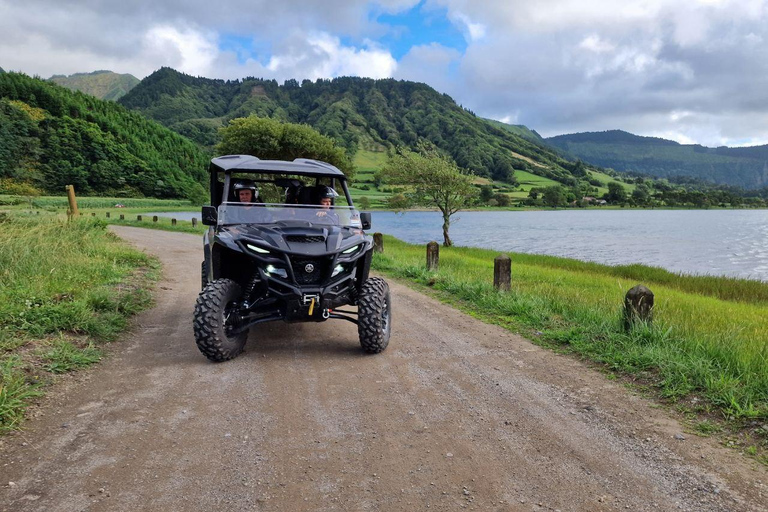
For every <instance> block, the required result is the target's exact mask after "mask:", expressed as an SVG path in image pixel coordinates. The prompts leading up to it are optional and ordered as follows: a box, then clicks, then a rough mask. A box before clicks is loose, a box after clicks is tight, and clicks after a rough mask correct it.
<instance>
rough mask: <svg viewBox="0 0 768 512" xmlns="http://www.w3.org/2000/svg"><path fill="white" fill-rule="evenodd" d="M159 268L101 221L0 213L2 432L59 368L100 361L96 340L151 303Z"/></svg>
mask: <svg viewBox="0 0 768 512" xmlns="http://www.w3.org/2000/svg"><path fill="white" fill-rule="evenodd" d="M157 268H158V264H157V262H156V261H155V260H154V259H152V258H150V257H149V256H147V255H146V254H144V253H142V252H140V251H137V250H135V249H132V248H130V247H128V246H127V245H126V244H124V243H123V242H122V241H121V240H120V239H118V238H117V237H116V236H114V235H113V234H112V233H110V232H109V231H108V230H107V229H106V223H105V222H104V221H102V220H96V219H91V218H87V217H86V218H83V219H77V220H76V221H73V222H69V223H68V222H66V221H65V220H62V219H60V218H59V216H56V215H52V214H50V213H48V214H41V215H39V216H38V215H33V216H28V215H23V214H12V215H6V214H2V215H0V279H2V283H3V286H2V287H0V374H1V378H0V432H4V431H7V430H11V429H13V428H16V427H17V426H18V423H19V420H20V418H21V417H23V411H24V408H25V407H26V405H27V403H28V401H29V399H31V398H33V397H34V396H37V395H38V394H39V393H40V392H41V386H42V385H43V384H45V383H46V382H48V381H50V379H51V376H52V374H56V373H62V372H66V371H71V370H74V369H77V368H82V367H84V366H88V365H90V364H92V363H93V362H95V361H97V360H98V358H99V350H98V347H97V345H98V344H100V343H103V342H106V341H110V340H113V339H115V338H116V337H117V335H118V334H120V332H122V331H123V330H124V329H125V328H126V325H127V318H128V317H129V316H130V315H132V314H134V313H136V312H138V311H140V310H142V309H144V308H146V307H147V306H148V305H150V304H151V296H150V295H149V292H148V290H147V288H148V285H149V282H150V281H151V279H153V278H154V277H155V274H156V269H157Z"/></svg>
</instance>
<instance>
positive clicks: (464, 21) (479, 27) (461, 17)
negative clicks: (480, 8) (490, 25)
mask: <svg viewBox="0 0 768 512" xmlns="http://www.w3.org/2000/svg"><path fill="white" fill-rule="evenodd" d="M448 17H449V18H450V19H451V21H452V22H453V23H455V24H456V25H458V26H459V27H460V28H461V29H462V31H463V32H464V34H465V37H466V38H467V39H468V40H469V41H477V40H479V39H482V38H483V37H485V25H483V24H482V23H476V22H473V21H472V20H471V19H470V18H469V16H467V15H466V14H464V13H462V12H458V11H454V12H449V14H448Z"/></svg>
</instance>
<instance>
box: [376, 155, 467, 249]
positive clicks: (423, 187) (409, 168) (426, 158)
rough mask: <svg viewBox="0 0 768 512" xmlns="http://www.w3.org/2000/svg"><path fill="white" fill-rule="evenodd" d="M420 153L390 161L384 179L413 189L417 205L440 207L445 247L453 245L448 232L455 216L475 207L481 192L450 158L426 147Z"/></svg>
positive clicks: (384, 170)
mask: <svg viewBox="0 0 768 512" xmlns="http://www.w3.org/2000/svg"><path fill="white" fill-rule="evenodd" d="M419 149H420V153H413V152H410V151H401V152H398V153H397V154H395V155H393V156H391V157H390V159H389V160H388V161H387V163H386V165H385V166H384V168H383V169H382V175H383V176H384V178H385V179H386V180H387V181H389V182H390V183H393V184H398V185H406V186H408V187H410V190H411V191H410V192H409V194H408V195H409V196H410V199H411V201H412V202H413V203H414V204H418V205H422V206H427V207H436V208H438V209H439V210H440V212H441V213H442V214H443V245H444V246H446V247H449V246H451V245H453V242H451V237H450V236H449V234H448V231H449V229H450V226H451V216H452V215H453V214H454V213H456V212H458V211H460V210H461V209H462V208H466V207H467V206H469V205H471V204H473V202H474V201H475V196H476V195H477V188H476V187H475V186H474V185H472V178H471V176H470V175H468V174H465V173H464V172H462V171H461V169H460V168H459V167H458V166H457V165H456V163H455V162H454V161H453V160H451V159H450V158H449V157H446V156H444V155H441V154H439V153H438V152H437V151H435V150H434V149H431V148H426V147H425V146H420V147H419Z"/></svg>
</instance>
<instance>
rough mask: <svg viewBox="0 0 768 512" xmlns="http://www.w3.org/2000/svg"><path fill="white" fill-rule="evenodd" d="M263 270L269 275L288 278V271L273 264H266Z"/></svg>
mask: <svg viewBox="0 0 768 512" xmlns="http://www.w3.org/2000/svg"><path fill="white" fill-rule="evenodd" d="M264 271H265V272H266V273H267V274H269V275H271V276H279V277H282V278H283V279H287V278H288V272H286V271H285V269H284V268H278V267H275V266H274V265H267V268H265V269H264Z"/></svg>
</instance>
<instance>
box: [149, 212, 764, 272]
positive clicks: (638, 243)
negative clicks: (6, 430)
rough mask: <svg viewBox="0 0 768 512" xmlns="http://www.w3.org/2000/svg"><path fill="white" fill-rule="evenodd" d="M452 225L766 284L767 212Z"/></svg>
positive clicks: (402, 225) (399, 225)
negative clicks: (760, 281) (755, 280)
mask: <svg viewBox="0 0 768 512" xmlns="http://www.w3.org/2000/svg"><path fill="white" fill-rule="evenodd" d="M150 215H153V214H150ZM157 215H163V216H167V217H176V218H177V219H184V218H185V219H190V218H191V217H193V216H195V217H198V218H199V217H200V212H196V213H189V214H182V213H178V212H177V213H164V214H157ZM453 219H454V220H453V222H452V224H451V231H450V234H451V239H452V240H453V243H454V244H455V245H464V246H470V247H482V248H487V249H495V250H498V251H510V252H525V253H532V254H548V255H552V256H564V257H567V258H575V259H579V260H589V261H595V262H598V263H605V264H608V265H618V264H627V263H643V264H646V265H653V266H657V267H663V268H666V269H668V270H672V271H676V272H683V273H687V274H711V275H721V276H732V277H743V278H748V279H757V280H762V281H768V210H557V211H521V212H514V211H503V212H459V213H458V214H456V215H455V216H454V217H453ZM441 226H442V220H441V217H440V214H439V213H437V212H408V213H404V214H397V213H393V212H373V229H372V230H371V232H374V231H380V232H382V233H386V234H390V235H393V236H396V237H397V238H400V239H401V240H405V241H407V242H412V243H419V244H422V243H424V244H425V243H427V242H429V241H430V240H436V241H438V242H440V243H442V240H443V239H442V228H441Z"/></svg>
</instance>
